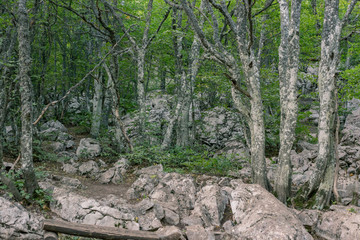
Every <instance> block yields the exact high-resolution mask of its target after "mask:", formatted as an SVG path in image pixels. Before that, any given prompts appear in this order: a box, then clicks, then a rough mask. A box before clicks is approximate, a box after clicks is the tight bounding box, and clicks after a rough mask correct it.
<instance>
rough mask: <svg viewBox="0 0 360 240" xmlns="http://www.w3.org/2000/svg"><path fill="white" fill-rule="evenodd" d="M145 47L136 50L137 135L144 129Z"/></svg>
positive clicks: (141, 133)
mask: <svg viewBox="0 0 360 240" xmlns="http://www.w3.org/2000/svg"><path fill="white" fill-rule="evenodd" d="M144 71H145V49H142V48H141V49H139V50H138V51H137V95H138V96H137V97H138V104H139V116H140V117H139V135H141V136H142V135H143V133H144V130H145V120H146V116H145V115H146V105H145V98H146V97H145V82H144V76H145V73H144Z"/></svg>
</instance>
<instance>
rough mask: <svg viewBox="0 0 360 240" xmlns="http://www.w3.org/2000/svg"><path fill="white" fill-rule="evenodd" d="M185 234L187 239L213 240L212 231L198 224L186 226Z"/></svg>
mask: <svg viewBox="0 0 360 240" xmlns="http://www.w3.org/2000/svg"><path fill="white" fill-rule="evenodd" d="M186 236H187V239H188V240H215V235H214V233H212V232H211V231H209V230H205V228H204V227H203V226H200V225H193V226H187V227H186Z"/></svg>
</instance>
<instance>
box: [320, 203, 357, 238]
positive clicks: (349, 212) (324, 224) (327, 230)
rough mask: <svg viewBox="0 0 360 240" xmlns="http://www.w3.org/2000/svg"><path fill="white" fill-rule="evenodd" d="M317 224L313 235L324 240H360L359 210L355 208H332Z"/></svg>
mask: <svg viewBox="0 0 360 240" xmlns="http://www.w3.org/2000/svg"><path fill="white" fill-rule="evenodd" d="M330 209H331V210H333V211H329V212H325V213H324V214H323V215H322V217H321V219H320V221H318V222H317V225H316V227H315V233H316V235H317V236H319V237H321V238H322V239H326V240H336V239H341V240H354V239H360V227H359V226H360V208H359V207H355V206H336V205H334V206H332V207H331V208H330Z"/></svg>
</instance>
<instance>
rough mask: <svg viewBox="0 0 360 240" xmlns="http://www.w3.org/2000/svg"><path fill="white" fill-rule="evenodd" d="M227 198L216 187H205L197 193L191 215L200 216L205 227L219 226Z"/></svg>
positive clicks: (224, 193)
mask: <svg viewBox="0 0 360 240" xmlns="http://www.w3.org/2000/svg"><path fill="white" fill-rule="evenodd" d="M228 202H229V198H228V196H227V194H226V192H222V191H221V189H220V187H219V186H218V185H207V186H205V187H203V188H202V189H201V190H200V192H198V193H197V199H196V202H195V209H194V211H193V213H195V214H196V215H198V216H200V217H201V219H202V220H203V222H204V224H205V226H206V227H209V226H220V225H221V220H222V219H223V216H224V212H225V208H226V205H227V204H228Z"/></svg>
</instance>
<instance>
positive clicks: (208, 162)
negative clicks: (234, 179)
mask: <svg viewBox="0 0 360 240" xmlns="http://www.w3.org/2000/svg"><path fill="white" fill-rule="evenodd" d="M123 157H125V158H127V159H128V160H129V161H130V163H131V164H132V165H139V166H144V167H145V166H148V165H154V164H162V165H163V166H164V169H165V171H168V172H179V173H196V174H210V175H219V176H226V175H227V174H228V171H229V170H232V171H237V170H240V169H241V168H242V167H241V165H240V163H239V162H238V160H235V159H234V156H224V155H215V154H214V153H211V152H209V151H206V150H200V151H196V150H194V149H191V148H172V149H169V150H166V151H163V150H161V148H160V147H159V146H153V147H143V146H142V147H136V148H135V149H134V152H133V153H128V154H124V155H123Z"/></svg>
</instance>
